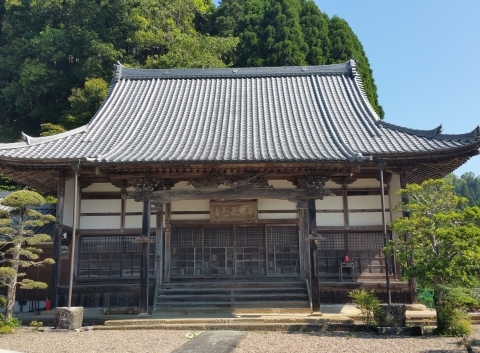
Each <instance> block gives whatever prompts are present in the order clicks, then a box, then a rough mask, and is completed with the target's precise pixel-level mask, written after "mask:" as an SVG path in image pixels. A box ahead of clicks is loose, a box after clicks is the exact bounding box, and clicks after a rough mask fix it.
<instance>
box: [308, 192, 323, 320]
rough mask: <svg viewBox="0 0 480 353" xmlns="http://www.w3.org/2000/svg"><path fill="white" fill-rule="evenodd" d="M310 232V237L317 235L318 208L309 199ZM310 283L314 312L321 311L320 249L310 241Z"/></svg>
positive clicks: (313, 200) (312, 200)
mask: <svg viewBox="0 0 480 353" xmlns="http://www.w3.org/2000/svg"><path fill="white" fill-rule="evenodd" d="M307 215H308V230H309V232H308V233H309V236H315V235H316V234H317V208H316V206H315V199H308V212H307ZM309 243H310V254H309V255H310V256H309V257H310V265H311V270H310V281H311V283H312V292H311V293H312V310H313V312H319V311H320V283H319V280H318V251H317V249H318V247H317V244H316V242H315V240H310V241H309Z"/></svg>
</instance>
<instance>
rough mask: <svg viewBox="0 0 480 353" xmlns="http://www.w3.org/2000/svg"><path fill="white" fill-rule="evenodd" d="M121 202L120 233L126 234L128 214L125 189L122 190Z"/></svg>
mask: <svg viewBox="0 0 480 353" xmlns="http://www.w3.org/2000/svg"><path fill="white" fill-rule="evenodd" d="M120 192H121V200H120V232H121V233H124V232H125V212H126V203H127V200H126V196H127V195H126V193H127V189H126V188H125V187H123V188H122V189H121V191H120Z"/></svg>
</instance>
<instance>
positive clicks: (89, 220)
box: [80, 216, 120, 229]
mask: <svg viewBox="0 0 480 353" xmlns="http://www.w3.org/2000/svg"><path fill="white" fill-rule="evenodd" d="M80 229H120V216H82V217H80Z"/></svg>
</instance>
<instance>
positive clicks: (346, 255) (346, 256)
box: [343, 252, 350, 264]
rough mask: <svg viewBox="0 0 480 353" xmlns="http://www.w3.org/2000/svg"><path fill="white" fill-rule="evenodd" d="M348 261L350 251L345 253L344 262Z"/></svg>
mask: <svg viewBox="0 0 480 353" xmlns="http://www.w3.org/2000/svg"><path fill="white" fill-rule="evenodd" d="M347 262H350V257H349V256H348V252H346V253H345V255H343V263H344V264H346V263H347Z"/></svg>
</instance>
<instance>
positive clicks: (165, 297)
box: [157, 292, 308, 301]
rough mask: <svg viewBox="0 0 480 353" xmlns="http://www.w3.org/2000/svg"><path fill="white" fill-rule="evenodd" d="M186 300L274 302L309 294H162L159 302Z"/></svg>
mask: <svg viewBox="0 0 480 353" xmlns="http://www.w3.org/2000/svg"><path fill="white" fill-rule="evenodd" d="M185 298H192V299H194V298H198V299H199V300H204V299H209V298H235V299H239V300H255V299H256V298H258V299H260V298H262V299H264V300H265V299H267V300H268V298H272V299H273V300H280V299H283V300H291V299H295V298H306V299H308V295H307V293H296V292H289V293H260V294H259V293H252V292H244V293H215V294H214V293H178V292H177V293H169V292H163V293H160V294H159V295H158V297H157V299H158V300H163V301H165V300H182V299H185Z"/></svg>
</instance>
